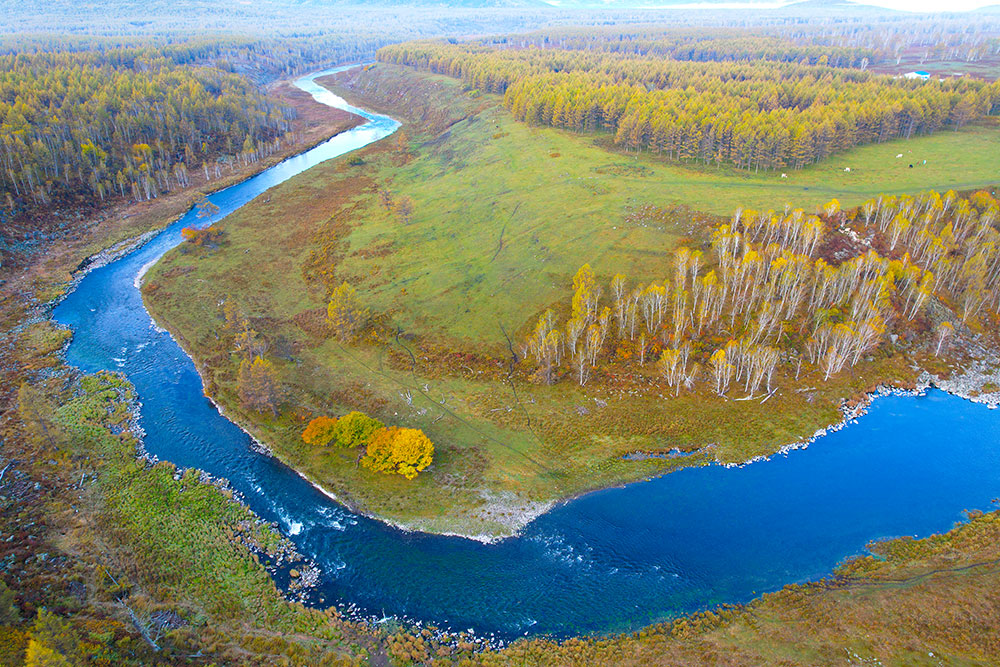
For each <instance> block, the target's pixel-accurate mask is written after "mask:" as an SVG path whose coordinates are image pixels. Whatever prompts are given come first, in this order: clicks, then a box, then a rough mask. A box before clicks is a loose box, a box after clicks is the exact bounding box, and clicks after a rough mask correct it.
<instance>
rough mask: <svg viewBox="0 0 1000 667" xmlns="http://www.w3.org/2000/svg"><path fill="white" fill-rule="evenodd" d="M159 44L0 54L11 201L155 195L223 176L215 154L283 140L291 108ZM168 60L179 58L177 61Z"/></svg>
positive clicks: (0, 144)
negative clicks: (195, 176)
mask: <svg viewBox="0 0 1000 667" xmlns="http://www.w3.org/2000/svg"><path fill="white" fill-rule="evenodd" d="M188 55H190V54H186V53H185V52H174V51H163V50H158V49H155V48H141V49H140V48H136V49H123V48H118V49H110V50H107V51H85V52H61V53H60V52H54V53H36V54H31V55H28V54H18V55H4V56H0V188H2V189H3V190H4V193H5V195H6V198H7V204H8V205H9V206H14V205H15V203H16V202H17V201H18V200H21V201H23V202H25V203H28V204H30V205H44V204H48V203H50V202H51V201H52V199H53V197H56V196H58V195H59V194H60V193H63V194H66V193H77V192H83V193H87V194H89V195H90V196H93V197H94V198H98V199H100V200H101V201H104V200H105V199H107V198H109V197H114V196H120V197H123V198H127V199H133V200H146V199H151V198H154V197H157V196H158V195H159V194H161V193H163V192H167V191H170V190H172V189H175V188H179V187H187V186H188V185H189V184H190V183H191V178H192V175H193V174H194V173H203V174H204V178H205V180H209V179H210V178H212V177H217V176H219V175H220V173H219V171H218V169H219V165H218V162H217V158H218V157H219V156H220V155H226V156H231V158H232V159H240V160H243V161H244V162H249V161H256V160H257V159H258V158H259V157H261V156H264V155H267V154H270V153H272V152H274V151H275V150H277V149H278V148H279V147H280V144H281V142H282V141H283V140H284V139H286V138H287V134H288V132H289V131H290V119H291V113H292V112H291V109H288V108H285V107H282V106H279V105H276V104H275V103H273V102H271V101H269V100H268V99H267V98H266V97H265V96H264V95H262V94H261V93H260V92H259V91H258V90H257V89H256V88H255V87H254V86H252V85H251V84H250V82H248V81H247V80H246V79H244V78H242V77H240V76H238V75H235V74H230V73H227V72H223V71H221V70H219V69H215V68H211V67H198V68H194V67H188V66H185V65H181V64H178V62H176V59H183V58H185V57H187V56H188ZM168 56H169V57H168Z"/></svg>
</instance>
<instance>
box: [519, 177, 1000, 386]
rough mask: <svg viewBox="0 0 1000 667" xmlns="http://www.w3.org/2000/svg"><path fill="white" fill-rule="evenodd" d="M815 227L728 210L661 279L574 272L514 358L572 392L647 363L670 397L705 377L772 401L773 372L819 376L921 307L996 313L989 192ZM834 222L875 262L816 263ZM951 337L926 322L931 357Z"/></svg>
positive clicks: (998, 211)
mask: <svg viewBox="0 0 1000 667" xmlns="http://www.w3.org/2000/svg"><path fill="white" fill-rule="evenodd" d="M824 216H825V217H820V216H818V215H807V214H806V213H805V212H804V211H802V210H800V209H796V210H786V211H785V212H784V213H783V214H781V213H779V214H775V213H774V212H772V211H767V212H755V211H744V210H739V211H737V212H736V213H734V215H733V216H732V219H731V220H730V222H729V223H727V224H723V225H720V226H718V227H717V228H716V229H715V230H714V231H713V233H712V235H711V241H710V243H709V244H708V246H707V252H705V251H703V250H700V249H694V250H692V249H690V248H687V247H681V248H678V249H677V250H676V251H675V252H674V253H673V263H672V267H671V269H672V270H671V271H670V275H669V277H667V278H665V279H664V280H662V281H654V282H651V283H649V284H648V285H644V284H641V283H640V284H637V285H630V284H629V281H628V280H627V278H626V277H625V276H624V275H622V274H617V275H615V276H614V277H613V278H611V280H610V282H609V283H608V289H607V290H604V288H603V286H602V285H601V283H600V281H598V280H597V278H596V276H595V275H594V272H593V271H592V270H591V268H590V266H589V265H584V266H583V267H581V269H580V270H579V271H578V272H577V274H576V276H575V277H574V280H573V298H572V301H571V304H570V314H569V317H568V318H567V320H566V321H565V322H564V323H562V324H560V323H559V318H558V317H557V315H556V313H555V312H553V311H552V310H547V311H546V312H544V313H543V314H542V315H541V317H540V318H539V320H538V323H537V325H536V327H535V329H534V331H533V332H532V334H531V335H530V336H529V337H528V339H527V341H526V342H525V344H524V347H523V350H522V352H523V356H524V357H525V358H529V357H530V358H532V359H534V361H535V362H536V363H537V365H538V372H539V376H540V379H542V380H543V381H545V382H553V381H555V380H556V379H557V378H558V377H559V376H560V371H563V372H570V373H571V374H572V376H573V377H574V378H575V379H576V381H577V382H579V383H580V384H581V385H583V384H585V383H586V382H587V381H588V379H589V378H590V376H591V373H592V371H593V370H594V369H595V368H597V367H598V366H599V365H600V363H601V362H614V361H618V362H625V363H631V362H638V363H639V364H640V365H642V364H645V363H646V361H647V358H649V359H650V360H653V359H654V358H655V360H656V363H657V365H658V370H659V372H660V373H661V375H662V377H663V379H664V380H665V381H666V383H667V384H668V385H669V386H670V387H672V388H674V390H675V392H679V391H680V390H681V388H682V387H688V388H690V387H692V386H693V385H694V382H695V381H696V380H697V378H698V377H699V375H701V374H705V375H706V376H707V378H706V379H707V381H708V382H709V383H710V385H711V386H712V387H713V388H714V390H715V391H716V392H717V393H719V394H725V393H726V392H727V391H729V389H730V386H731V385H733V383H736V385H738V386H740V387H741V388H742V390H743V391H745V392H746V393H748V394H750V395H753V394H755V393H756V392H758V391H759V390H760V389H764V390H765V391H766V392H768V393H770V392H771V391H772V390H773V380H774V376H775V373H776V370H777V369H778V368H779V365H780V364H782V363H784V364H785V366H786V367H787V369H788V371H789V373H790V374H794V375H795V376H796V377H798V375H799V374H800V372H801V369H802V365H803V364H804V363H806V364H809V365H812V366H813V367H815V368H817V369H819V370H820V371H821V373H822V375H823V378H824V379H829V378H830V377H831V376H833V375H835V374H837V373H839V372H840V371H841V370H843V369H844V368H845V367H847V366H854V365H856V364H857V363H859V362H860V361H861V360H862V359H864V358H865V357H866V355H868V354H870V353H871V352H872V351H873V350H874V349H875V348H877V347H878V346H879V345H880V344H882V343H883V342H884V341H885V340H886V338H887V336H888V335H889V334H890V333H895V334H897V335H899V334H903V333H908V334H910V335H913V336H916V335H920V334H922V333H923V334H925V333H927V331H928V330H929V326H930V323H929V322H927V321H926V320H927V318H926V317H923V311H924V310H925V309H926V307H927V305H928V303H929V302H930V301H931V300H932V299H933V300H934V301H935V302H937V303H938V304H940V305H941V306H942V307H943V308H949V309H951V310H952V311H953V315H954V318H953V319H955V320H956V321H958V320H960V321H961V322H963V323H965V324H967V325H975V324H976V323H977V317H980V316H981V315H983V314H984V313H986V312H991V313H995V312H996V311H997V310H998V309H1000V289H998V287H1000V232H998V231H997V229H996V228H995V226H994V224H995V223H996V222H997V221H998V220H1000V204H998V202H997V200H996V199H994V198H993V197H992V196H991V195H989V194H988V193H986V192H977V193H975V194H973V195H972V196H970V197H968V198H967V199H963V198H961V197H959V196H958V195H957V194H956V193H954V192H948V193H945V194H944V195H940V194H938V193H936V192H929V193H925V194H923V195H921V196H919V197H909V196H903V197H886V196H880V197H878V198H876V199H873V200H871V201H869V202H866V203H865V204H864V205H863V206H861V207H859V208H857V209H855V210H854V211H852V212H850V213H844V212H842V211H840V206H839V204H838V203H837V202H836V200H834V201H832V202H830V203H829V204H828V205H827V206H826V207H825V210H824ZM914 221H915V222H914ZM841 224H852V225H853V226H854V227H855V228H856V229H858V230H860V232H861V234H858V233H857V232H856V231H854V230H851V229H849V230H846V231H838V232H837V233H838V234H845V235H851V234H854V235H855V236H856V237H857V238H858V242H859V243H862V241H860V239H861V238H862V237H867V238H871V239H872V241H871V245H872V246H878V247H880V248H882V250H883V253H884V254H880V253H879V252H878V251H876V250H875V249H874V247H871V248H869V249H868V250H867V251H866V252H863V253H862V254H859V255H857V256H856V257H853V258H851V259H848V260H845V261H841V262H839V263H831V262H828V261H827V260H826V259H823V258H822V257H818V256H817V252H818V249H819V248H820V247H821V245H822V242H823V240H824V237H825V235H827V234H829V233H830V232H829V227H830V226H831V225H841ZM938 319H939V320H940V318H938ZM917 320H921V322H919V326H918V322H916V321H917ZM953 330H954V326H953V325H952V323H951V322H950V321H939V322H938V323H937V345H936V347H935V348H934V349H935V353H939V352H940V351H941V347H942V345H943V342H944V341H945V340H946V339H947V337H948V336H949V335H950V334H951V332H952V331H953ZM931 347H934V346H933V345H932V346H931Z"/></svg>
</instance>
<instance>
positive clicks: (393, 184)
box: [144, 65, 1000, 534]
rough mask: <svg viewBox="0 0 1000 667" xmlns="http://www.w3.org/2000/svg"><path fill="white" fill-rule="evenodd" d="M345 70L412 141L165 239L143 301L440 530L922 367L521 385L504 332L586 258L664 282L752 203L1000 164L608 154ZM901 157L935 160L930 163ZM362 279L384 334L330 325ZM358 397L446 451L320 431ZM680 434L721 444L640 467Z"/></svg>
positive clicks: (274, 427) (965, 139)
mask: <svg viewBox="0 0 1000 667" xmlns="http://www.w3.org/2000/svg"><path fill="white" fill-rule="evenodd" d="M333 85H334V86H335V87H336V89H337V90H338V92H339V93H341V94H343V95H344V96H345V97H347V98H348V99H350V100H351V101H352V102H355V103H358V104H360V105H362V106H367V107H369V108H375V109H383V110H386V111H389V112H392V113H393V114H394V115H395V116H396V117H398V118H400V119H401V120H402V121H404V126H403V128H402V135H401V136H402V137H403V138H402V140H401V139H400V137H399V136H396V137H391V138H389V139H387V140H384V141H383V142H380V143H379V144H377V145H374V146H371V147H368V148H366V149H364V150H362V151H361V152H359V153H358V154H356V155H352V156H348V157H344V158H341V159H338V160H334V161H331V162H328V163H325V164H323V165H320V166H317V167H315V168H313V169H311V170H309V171H308V172H306V173H304V174H302V175H300V176H298V177H296V178H294V179H292V180H291V181H289V182H287V183H285V184H283V185H281V186H279V187H277V188H276V189H275V190H274V191H272V192H271V193H270V195H269V196H268V197H265V198H264V199H263V200H258V201H256V202H253V203H251V204H250V205H248V206H246V207H244V208H243V209H241V210H240V211H239V212H237V213H236V214H234V215H232V216H230V217H229V218H227V219H226V220H225V221H224V222H223V223H221V224H220V225H219V226H220V228H221V229H222V230H223V241H222V242H221V244H220V246H219V247H218V248H194V247H185V248H181V249H178V250H175V251H173V252H171V253H169V254H168V255H167V256H166V257H165V258H164V259H163V260H162V261H161V262H160V263H159V264H158V265H157V266H156V267H154V268H153V269H152V270H151V271H150V273H149V274H148V276H147V283H146V287H145V292H144V293H145V296H146V300H147V303H148V305H149V307H150V309H151V311H152V312H153V314H154V316H155V317H156V318H157V320H158V321H159V322H161V324H164V325H165V326H167V327H168V328H170V329H171V330H172V331H173V332H175V333H176V334H177V335H178V337H179V338H180V340H181V341H182V343H183V344H184V346H185V348H186V349H188V350H189V351H190V352H191V353H192V354H193V355H194V357H195V358H196V360H197V361H198V362H199V366H201V367H203V369H204V371H205V372H206V373H207V374H208V376H209V390H210V392H211V393H213V394H215V395H216V396H217V397H218V398H220V399H221V400H222V402H223V403H224V404H225V405H226V406H227V412H230V411H231V412H232V413H233V414H235V415H236V416H237V418H238V419H240V421H242V422H243V423H244V424H245V425H246V426H247V427H248V428H250V429H251V430H253V431H255V432H256V433H257V434H258V435H259V436H261V437H262V438H263V439H265V440H266V441H268V442H270V443H273V444H274V447H275V450H276V452H277V453H278V455H279V456H281V457H282V458H284V459H285V460H287V461H288V462H289V463H291V464H292V465H294V466H295V467H296V468H298V469H300V470H303V471H304V472H306V473H307V474H308V475H309V476H310V477H311V478H312V479H314V480H316V481H318V482H319V483H321V484H322V485H323V486H324V487H326V488H328V489H329V490H331V491H333V492H335V493H337V494H338V495H339V496H341V497H343V498H344V499H346V500H347V501H348V502H350V503H353V504H354V505H355V506H356V507H358V508H359V509H362V510H365V511H368V512H371V513H374V514H378V515H379V516H382V517H384V518H388V519H389V520H392V521H396V522H400V523H405V524H407V525H413V526H416V527H419V528H422V529H426V530H434V531H455V532H461V533H464V534H470V533H471V534H482V533H491V534H496V533H507V532H509V531H510V530H511V529H512V528H516V527H517V526H519V525H521V524H522V523H523V522H524V521H525V520H526V519H527V518H530V516H531V515H532V513H534V512H537V511H538V510H539V509H540V508H542V507H544V506H545V504H546V503H548V502H551V501H553V500H555V499H559V498H565V497H568V496H571V495H573V494H576V493H579V492H582V491H586V490H589V489H593V488H598V487H601V486H606V485H609V484H613V483H619V482H622V481H627V480H632V479H637V478H642V477H644V476H648V475H651V474H656V473H659V472H662V471H663V470H666V469H670V468H671V467H673V466H676V465H680V464H681V462H683V464H692V463H699V462H702V461H704V460H706V459H708V458H712V459H714V458H718V459H721V460H727V461H738V460H745V459H746V458H749V457H752V456H755V455H758V454H762V453H766V452H771V451H774V450H775V449H776V448H778V447H780V446H781V445H784V444H787V443H789V442H792V441H796V440H799V439H802V438H804V437H807V436H808V435H810V434H811V433H813V432H814V431H815V429H816V428H818V427H820V426H824V425H827V424H829V423H831V422H834V421H836V420H837V419H838V418H839V412H838V409H837V406H838V404H839V402H840V400H841V398H844V397H856V396H858V395H860V393H861V392H863V391H864V390H866V389H868V388H870V387H872V386H873V385H874V384H877V383H878V382H879V381H881V380H884V379H892V380H895V381H898V382H907V381H909V380H912V378H913V377H914V376H915V371H914V370H913V367H912V364H911V360H910V359H908V358H907V357H906V355H905V354H896V355H893V356H892V357H886V356H884V355H876V356H875V357H873V358H872V359H871V360H870V361H867V362H862V363H861V364H860V365H859V366H857V367H856V368H855V369H854V371H853V372H852V373H842V374H841V375H840V376H838V377H837V378H836V379H835V381H831V382H829V383H825V384H823V383H820V382H818V381H816V380H817V379H816V378H813V377H811V376H810V375H809V374H808V373H804V374H803V378H802V383H803V384H800V386H805V387H809V388H811V389H810V391H805V392H794V391H779V392H778V393H777V394H775V395H774V396H773V397H771V398H770V399H769V400H768V401H766V402H763V403H761V402H758V401H742V402H731V401H724V400H722V399H717V398H709V397H708V396H706V395H704V394H701V393H691V394H684V395H682V396H680V397H679V398H676V399H672V400H670V401H666V400H664V399H663V397H662V394H663V393H664V392H665V391H666V390H665V389H664V388H662V387H659V386H658V385H657V383H656V380H655V371H653V370H649V371H648V372H643V373H638V374H633V373H632V372H622V373H620V374H619V375H617V376H616V377H612V378H606V380H607V381H605V382H602V383H599V384H596V383H595V384H593V385H592V386H587V387H584V388H580V387H578V386H575V385H573V384H571V383H569V382H566V383H562V384H558V385H555V386H551V387H550V386H539V385H534V384H525V383H524V382H522V379H523V378H522V377H521V376H516V377H515V378H510V377H508V373H507V370H508V364H509V358H510V349H511V348H509V347H508V340H507V337H508V336H509V337H510V339H511V341H512V347H513V349H514V350H517V349H518V348H519V342H520V341H522V340H523V338H524V334H525V333H526V331H527V330H528V328H529V327H530V326H531V325H532V324H533V323H534V320H535V319H537V317H538V314H539V313H540V312H541V311H542V310H544V309H545V308H546V307H549V306H558V307H562V306H561V304H562V303H563V302H565V301H566V293H567V291H568V286H569V284H570V282H571V279H572V275H573V273H574V272H575V271H576V270H577V268H579V266H580V265H581V264H583V263H584V262H590V264H591V265H592V266H593V268H594V270H595V272H596V274H597V276H598V277H599V279H600V280H601V281H602V282H605V283H606V282H607V280H608V279H609V278H610V276H611V275H613V274H614V273H615V272H618V271H621V272H623V273H625V274H627V275H628V276H629V277H632V278H636V279H641V280H647V281H648V280H652V279H659V278H662V276H661V275H658V273H659V272H660V271H663V270H665V269H664V268H663V267H664V266H667V262H666V259H665V258H666V257H667V255H668V253H670V252H671V251H672V249H673V248H674V247H675V245H676V244H677V243H678V242H679V241H680V240H682V239H683V240H685V242H689V243H690V242H694V243H697V242H698V241H699V240H700V239H702V238H703V236H704V232H705V229H706V228H707V226H708V225H709V224H710V223H714V222H715V221H717V220H718V217H717V216H716V214H726V213H728V212H730V211H731V210H732V209H734V208H736V207H738V206H743V207H779V208H780V207H782V206H783V205H784V203H785V202H786V201H790V202H793V203H794V204H795V205H797V206H804V207H806V208H807V209H810V208H813V207H816V206H820V205H822V204H824V203H825V202H826V201H828V200H829V199H830V198H832V197H835V196H836V197H838V198H840V200H841V202H842V203H843V204H844V206H847V205H850V204H857V203H859V202H860V201H861V200H862V199H864V198H866V197H868V196H870V195H871V194H874V193H878V192H880V191H882V190H890V189H891V190H892V191H896V192H898V191H909V192H916V191H919V190H921V189H925V188H931V187H934V188H948V187H960V186H962V185H973V184H976V183H983V182H989V181H990V180H991V179H996V178H997V173H1000V172H998V170H997V169H996V166H997V164H996V162H997V158H996V157H995V155H997V154H996V153H994V152H990V151H986V150H983V147H984V146H989V145H996V144H997V143H998V142H1000V131H997V130H996V129H993V128H986V127H978V128H972V129H969V130H966V131H962V132H957V133H953V132H952V133H942V134H938V135H934V136H931V137H925V138H920V139H915V140H911V141H908V142H895V143H893V144H885V145H881V146H875V147H867V148H863V149H858V150H856V151H853V152H851V153H849V154H848V155H847V156H845V157H844V159H843V160H840V161H838V165H828V166H821V167H815V168H812V169H807V170H804V171H802V172H797V173H790V174H788V178H787V179H781V178H780V175H778V174H761V175H750V174H743V173H739V174H737V173H729V172H726V171H717V170H715V169H711V170H707V171H698V170H692V169H690V168H684V167H677V166H674V165H669V164H666V163H664V162H662V161H658V160H657V159H656V158H655V157H654V156H650V155H647V154H642V155H639V156H635V155H625V154H622V153H617V152H612V151H609V150H606V149H605V148H603V147H602V146H601V143H602V138H600V137H598V138H597V139H596V143H595V140H594V138H587V137H581V136H579V135H572V134H569V133H564V132H561V131H557V130H542V129H535V128H530V127H527V126H525V125H523V124H520V123H516V122H514V121H513V120H512V119H511V118H510V116H509V115H508V114H507V112H506V111H504V110H503V109H502V108H501V107H500V106H499V103H498V100H497V99H496V98H494V97H491V96H486V95H477V94H474V93H473V94H469V93H467V92H464V91H463V90H462V89H461V87H460V86H459V84H457V83H456V82H455V81H454V80H451V79H448V78H444V77H439V76H430V75H425V74H414V73H412V72H409V71H407V70H404V69H400V68H395V67H389V66H382V65H379V66H378V67H377V68H376V69H375V70H373V71H370V72H365V73H360V72H359V71H355V72H352V73H349V74H347V75H346V76H343V77H341V78H339V79H337V80H336V81H335V82H333ZM974 146H975V147H978V149H977V150H973V147H974ZM897 153H903V154H904V155H906V156H911V155H914V156H918V157H919V159H920V160H921V163H920V166H919V168H918V167H917V165H916V164H915V166H914V168H913V169H910V168H909V167H908V166H907V165H908V164H909V162H905V160H909V159H912V160H913V161H914V162H916V160H917V157H913V158H910V157H906V158H904V159H903V160H897V159H896V158H895V157H894V156H895V155H896V154H897ZM958 156H961V158H962V159H959V157H958ZM925 158H926V159H927V160H928V163H927V165H923V164H922V160H923V159H925ZM840 162H842V163H843V164H849V165H851V166H852V171H851V172H850V173H847V172H844V171H843V170H842V169H841V167H840V166H839V163H840ZM945 165H951V166H945ZM700 210H706V211H709V213H700V212H698V211H700ZM344 280H347V281H350V282H351V283H352V284H353V285H355V286H356V287H357V288H358V292H359V294H360V295H361V297H362V299H363V301H364V304H365V306H367V307H368V308H369V309H370V310H371V312H372V313H373V314H375V316H376V320H377V322H378V324H379V326H378V327H376V330H377V332H378V333H377V334H374V335H375V338H368V339H366V340H364V341H361V342H360V343H359V344H356V345H349V346H346V345H342V344H341V343H339V342H337V341H336V340H335V339H334V338H333V337H332V336H330V335H329V331H328V329H327V328H326V324H325V309H324V307H325V303H326V300H327V298H328V295H329V293H330V290H331V289H332V288H333V286H335V285H336V284H339V283H340V281H344ZM227 299H229V300H231V301H230V303H233V304H235V305H236V306H237V309H238V310H240V311H241V312H242V313H243V314H244V315H245V316H246V317H248V318H249V319H250V321H251V323H252V324H253V326H254V328H255V329H256V330H258V331H260V332H262V333H263V334H264V335H265V337H266V338H267V340H268V343H269V350H268V355H269V356H270V357H271V359H272V360H273V361H274V363H275V365H276V367H277V370H278V373H279V376H280V380H281V382H282V383H283V385H284V387H285V389H286V396H287V401H286V408H285V410H284V411H283V412H282V413H281V415H280V416H278V417H277V418H275V419H268V418H262V417H261V416H260V415H255V414H250V413H247V412H245V411H241V408H240V407H239V401H238V400H237V398H236V395H235V378H236V373H235V369H236V367H237V366H238V363H239V362H238V358H237V357H236V356H235V355H234V354H232V350H231V349H228V348H226V346H225V344H224V343H223V342H220V338H219V331H220V328H221V326H222V323H223V315H222V309H221V308H220V307H219V304H220V303H221V302H223V301H225V300H227ZM815 387H819V388H818V389H817V388H815ZM351 409H360V410H363V411H365V412H368V413H369V414H372V415H375V416H378V417H379V418H380V419H382V420H383V421H385V422H386V423H388V424H392V425H399V426H409V427H418V428H422V429H423V430H424V431H426V432H427V434H428V435H429V436H430V437H431V439H432V440H433V441H434V442H435V443H436V445H437V454H436V458H435V463H434V465H433V466H432V467H431V468H429V469H428V470H427V471H426V472H425V473H423V474H421V476H420V477H419V478H418V479H417V480H415V481H412V482H410V481H406V480H402V479H397V478H391V477H386V476H384V475H380V474H378V473H373V472H370V471H367V470H364V469H359V468H358V467H357V466H356V463H355V455H354V453H352V452H343V453H342V452H336V451H331V450H328V449H322V448H321V449H316V448H313V447H308V446H306V445H305V444H304V443H303V442H302V441H301V438H300V437H299V433H300V432H301V430H302V428H303V426H304V423H305V421H306V420H308V419H309V418H311V417H312V416H315V415H317V414H333V415H339V414H342V413H344V412H346V411H348V410H351ZM675 447H676V448H680V449H682V450H686V451H699V452H702V453H701V454H700V455H698V456H693V457H688V458H685V459H673V458H649V459H645V460H642V461H626V460H623V459H622V457H623V455H624V454H626V453H628V452H632V451H636V450H641V451H653V452H659V451H665V450H669V449H671V448H675Z"/></svg>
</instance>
